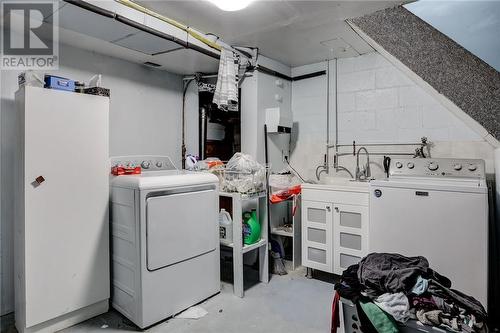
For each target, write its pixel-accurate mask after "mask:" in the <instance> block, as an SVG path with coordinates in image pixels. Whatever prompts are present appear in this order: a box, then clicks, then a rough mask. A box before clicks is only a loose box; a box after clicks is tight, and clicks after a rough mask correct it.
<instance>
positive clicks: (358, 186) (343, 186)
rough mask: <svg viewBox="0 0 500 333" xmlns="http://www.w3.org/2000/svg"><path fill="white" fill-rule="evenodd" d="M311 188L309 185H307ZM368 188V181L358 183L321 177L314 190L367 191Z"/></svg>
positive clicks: (344, 179)
mask: <svg viewBox="0 0 500 333" xmlns="http://www.w3.org/2000/svg"><path fill="white" fill-rule="evenodd" d="M309 186H311V185H309ZM369 186H370V182H369V181H358V180H355V179H351V178H343V177H322V178H321V181H320V182H319V183H318V184H315V185H314V187H316V188H323V189H327V190H347V191H360V192H365V191H368V189H369Z"/></svg>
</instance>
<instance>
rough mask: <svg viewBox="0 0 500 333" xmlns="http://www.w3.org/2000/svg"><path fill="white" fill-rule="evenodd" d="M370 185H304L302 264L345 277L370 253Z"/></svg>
mask: <svg viewBox="0 0 500 333" xmlns="http://www.w3.org/2000/svg"><path fill="white" fill-rule="evenodd" d="M368 200H369V194H368V186H363V185H361V186H360V185H352V186H350V185H349V184H348V183H346V184H339V185H317V184H303V185H302V265H303V266H304V267H308V268H312V269H317V270H321V271H324V272H328V273H334V274H342V272H343V271H344V270H345V269H346V268H347V267H349V266H350V265H352V264H355V263H357V262H359V260H360V259H361V258H362V257H364V256H365V255H367V254H368V245H369V244H368V242H369V238H368V227H369V216H368V214H369V209H368Z"/></svg>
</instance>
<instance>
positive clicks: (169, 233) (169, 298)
mask: <svg viewBox="0 0 500 333" xmlns="http://www.w3.org/2000/svg"><path fill="white" fill-rule="evenodd" d="M111 165H113V166H128V167H134V166H141V167H142V173H141V174H133V175H121V176H112V178H111V180H110V187H111V188H110V192H111V199H110V200H111V207H110V208H111V221H110V223H111V234H112V240H111V242H112V250H111V252H112V258H111V261H112V272H111V273H112V274H111V276H112V283H111V285H112V295H111V304H112V306H113V307H114V308H115V309H116V310H118V311H119V312H121V313H122V314H123V315H124V316H125V317H127V318H128V319H130V320H131V321H132V322H134V323H135V324H136V325H137V326H139V327H140V328H145V327H148V326H151V325H153V324H155V323H157V322H159V321H162V320H164V319H166V318H168V317H170V316H172V315H174V314H176V313H178V312H181V311H182V310H184V309H187V308H189V307H190V306H192V305H195V304H197V303H199V302H201V301H203V300H205V299H207V298H209V297H210V296H212V295H214V294H216V293H218V292H219V291H220V268H219V267H220V266H219V260H220V259H219V232H218V210H219V196H218V178H217V177H216V176H214V175H212V174H208V173H198V172H189V171H181V170H177V169H175V167H174V166H173V164H172V162H171V161H170V159H169V158H168V157H162V156H131V157H114V158H112V159H111Z"/></svg>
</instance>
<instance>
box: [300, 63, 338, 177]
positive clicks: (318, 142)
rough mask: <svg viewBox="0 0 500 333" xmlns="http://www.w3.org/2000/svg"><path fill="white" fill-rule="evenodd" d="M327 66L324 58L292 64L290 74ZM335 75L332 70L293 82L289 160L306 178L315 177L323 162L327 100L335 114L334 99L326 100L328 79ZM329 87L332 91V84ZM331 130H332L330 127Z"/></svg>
mask: <svg viewBox="0 0 500 333" xmlns="http://www.w3.org/2000/svg"><path fill="white" fill-rule="evenodd" d="M327 67H328V63H327V62H320V63H316V64H311V65H305V66H300V67H294V68H292V76H294V77H296V76H300V75H304V74H309V73H313V72H318V71H323V70H324V71H326V70H327ZM330 67H331V68H332V66H330ZM333 69H335V68H334V67H333ZM334 75H335V72H330V74H329V75H321V76H316V77H313V78H308V79H303V80H299V81H293V83H292V113H293V122H294V128H293V141H292V144H291V158H290V163H291V164H292V166H293V167H294V168H295V169H296V170H297V171H298V172H299V173H300V174H301V175H302V177H304V178H306V179H315V177H316V176H315V169H316V167H317V166H318V165H320V164H323V161H324V156H325V154H326V139H327V120H328V117H327V104H330V105H329V109H330V114H334V110H335V105H334V103H327V93H328V92H327V80H328V77H329V76H330V77H333V76H334ZM330 83H331V84H335V81H334V80H330ZM330 91H331V92H335V87H334V86H333V87H332V88H331V89H330ZM330 97H331V96H330ZM330 102H334V99H333V98H330ZM330 133H333V132H332V131H331V130H330Z"/></svg>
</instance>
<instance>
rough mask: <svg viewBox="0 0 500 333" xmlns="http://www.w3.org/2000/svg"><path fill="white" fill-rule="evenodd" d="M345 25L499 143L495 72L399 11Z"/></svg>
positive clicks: (499, 87) (499, 88)
mask: <svg viewBox="0 0 500 333" xmlns="http://www.w3.org/2000/svg"><path fill="white" fill-rule="evenodd" d="M351 21H352V22H353V23H354V24H355V25H356V26H357V27H359V29H361V30H362V31H363V32H364V33H365V34H366V35H368V36H369V37H370V38H372V39H373V40H374V41H375V42H376V43H377V44H379V45H380V46H381V47H383V48H384V49H385V50H386V51H387V52H389V53H390V54H391V55H393V56H394V57H396V58H397V59H398V60H399V61H401V62H402V63H403V64H404V65H406V66H407V67H408V68H409V69H411V70H412V71H413V72H415V73H416V74H417V75H418V76H420V77H421V78H422V79H423V80H424V81H426V82H427V83H428V84H430V85H431V86H432V87H433V88H434V89H436V90H437V91H438V92H439V93H441V94H443V95H444V96H446V97H447V98H448V99H449V100H451V101H452V102H453V103H455V105H457V106H458V107H459V108H460V109H462V110H463V111H464V112H466V113H467V114H468V115H469V116H470V117H472V118H473V119H474V120H476V121H477V122H478V123H479V124H481V125H482V126H483V127H484V128H485V129H486V130H487V131H488V132H489V133H490V134H491V135H492V136H493V137H495V138H496V139H497V140H500V72H498V71H496V70H495V69H494V68H492V67H491V66H489V65H488V64H486V63H485V62H484V61H482V60H481V59H479V58H478V57H476V56H474V55H473V54H472V53H470V52H469V51H467V50H466V49H464V48H463V47H461V46H460V45H458V44H457V43H456V42H454V41H453V40H451V39H450V38H448V37H447V36H445V35H444V34H442V33H441V32H439V31H437V30H436V29H434V28H433V27H432V26H430V25H429V24H427V23H426V22H424V21H422V20H421V19H420V18H418V17H417V16H415V15H413V14H412V13H411V12H409V11H408V10H406V9H405V8H403V7H397V8H390V9H386V10H381V11H378V12H375V13H372V14H369V15H365V16H363V17H359V18H356V19H353V20H351Z"/></svg>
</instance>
